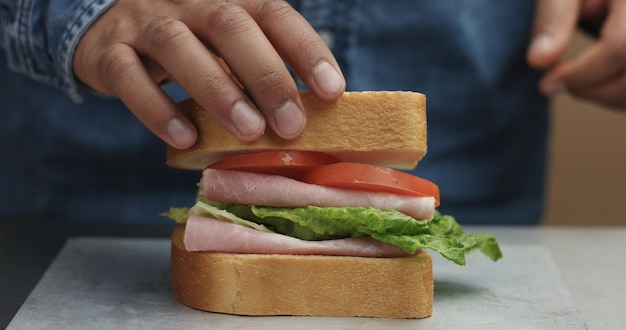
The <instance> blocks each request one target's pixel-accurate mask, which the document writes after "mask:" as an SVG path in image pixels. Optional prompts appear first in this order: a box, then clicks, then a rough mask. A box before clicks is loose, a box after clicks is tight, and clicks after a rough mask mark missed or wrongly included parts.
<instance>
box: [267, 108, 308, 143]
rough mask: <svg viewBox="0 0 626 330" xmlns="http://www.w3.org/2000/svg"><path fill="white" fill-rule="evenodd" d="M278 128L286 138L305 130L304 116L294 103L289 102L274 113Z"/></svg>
mask: <svg viewBox="0 0 626 330" xmlns="http://www.w3.org/2000/svg"><path fill="white" fill-rule="evenodd" d="M274 119H275V120H276V126H278V130H279V131H280V133H282V134H283V135H286V136H293V135H296V134H298V133H299V132H300V131H301V130H302V128H304V121H305V119H304V114H303V113H302V110H300V108H298V106H297V105H296V104H295V103H293V102H292V101H287V102H286V103H285V105H283V106H282V107H281V108H280V109H278V110H276V112H275V113H274Z"/></svg>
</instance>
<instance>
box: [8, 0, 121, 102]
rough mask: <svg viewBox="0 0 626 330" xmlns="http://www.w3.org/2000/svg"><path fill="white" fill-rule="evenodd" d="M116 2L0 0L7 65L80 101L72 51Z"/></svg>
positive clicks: (94, 0)
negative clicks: (73, 69)
mask: <svg viewBox="0 0 626 330" xmlns="http://www.w3.org/2000/svg"><path fill="white" fill-rule="evenodd" d="M115 2H116V0H0V49H1V50H2V51H4V52H5V53H6V58H7V63H6V65H7V66H8V68H9V69H10V70H12V71H14V72H17V73H21V74H23V75H25V76H27V77H29V78H31V79H34V80H37V81H39V82H42V83H45V84H49V85H52V86H54V87H56V88H59V89H61V90H62V91H63V92H65V93H67V94H68V95H69V96H70V97H71V98H72V99H73V100H74V101H75V102H80V101H82V96H81V93H80V91H79V83H78V82H77V80H76V79H75V77H74V75H73V72H72V58H73V55H74V50H75V48H76V44H77V43H78V40H79V39H80V37H81V36H82V35H83V33H84V32H85V30H86V29H87V28H88V27H89V26H90V25H91V24H92V23H93V22H94V21H95V20H96V19H97V18H98V17H99V16H100V15H101V14H102V13H103V12H104V11H106V10H107V9H108V8H109V7H110V6H112V5H113V4H114V3H115ZM3 65H4V63H3Z"/></svg>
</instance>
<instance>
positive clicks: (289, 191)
mask: <svg viewBox="0 0 626 330" xmlns="http://www.w3.org/2000/svg"><path fill="white" fill-rule="evenodd" d="M201 187H202V191H203V194H204V196H205V197H206V198H208V199H209V200H215V201H220V202H225V203H235V204H250V205H259V206H276V207H305V206H308V205H315V206H321V207H350V206H366V207H367V206H373V207H376V208H379V209H382V210H397V211H399V212H402V213H404V214H406V215H408V216H410V217H413V218H415V219H417V220H431V219H432V217H433V214H434V210H435V199H434V198H433V197H414V196H404V195H396V194H390V193H377V192H366V191H354V190H347V189H340V188H331V187H323V186H318V185H314V184H308V183H304V182H300V181H297V180H293V179H289V178H286V177H283V176H279V175H269V174H258V173H250V172H239V171H228V170H216V169H205V170H204V172H203V176H202V182H201Z"/></svg>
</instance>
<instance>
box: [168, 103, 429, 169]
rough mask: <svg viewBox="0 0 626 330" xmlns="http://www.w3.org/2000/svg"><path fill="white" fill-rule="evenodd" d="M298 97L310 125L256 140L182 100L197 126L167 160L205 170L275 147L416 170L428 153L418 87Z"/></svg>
mask: <svg viewBox="0 0 626 330" xmlns="http://www.w3.org/2000/svg"><path fill="white" fill-rule="evenodd" d="M300 97H301V99H302V103H303V105H304V109H305V111H306V115H307V125H306V128H305V129H304V132H303V133H302V135H301V136H300V137H298V138H297V139H295V140H285V139H282V138H280V137H278V136H277V135H276V134H275V133H274V132H273V131H271V130H270V129H268V130H267V131H266V132H265V134H264V135H263V136H262V137H261V138H260V139H258V140H257V141H255V142H251V143H246V142H242V141H240V140H238V139H237V138H235V137H234V136H233V135H231V134H230V133H229V132H227V131H226V130H225V129H224V128H222V127H221V126H220V125H219V124H218V123H217V122H216V121H215V120H214V119H213V118H212V117H211V115H210V114H209V113H208V112H207V111H206V110H204V109H203V108H202V107H200V106H199V105H198V104H197V103H196V102H195V101H194V100H193V99H188V100H185V101H182V102H181V103H179V104H178V106H179V108H180V109H181V111H183V112H184V113H185V114H186V115H187V116H188V117H189V118H190V119H191V120H192V122H193V123H194V124H195V125H196V127H197V128H198V141H197V142H196V144H195V145H194V146H192V147H191V148H189V149H186V150H179V149H175V148H172V147H168V152H167V164H168V165H169V166H172V167H176V168H181V169H191V170H201V169H204V168H205V167H207V166H208V165H210V164H212V163H214V162H216V161H218V160H220V159H223V158H226V157H228V156H231V155H235V154H241V153H250V152H259V151H267V150H276V149H281V150H285V149H292V150H306V151H308V150H310V151H321V152H325V153H328V154H331V155H334V156H336V157H338V158H339V159H340V160H342V161H350V162H359V163H368V164H374V165H380V166H388V167H394V168H399V169H412V168H414V167H415V166H416V165H417V163H418V161H419V160H420V159H422V157H424V155H425V154H426V97H425V96H424V94H420V93H415V92H346V93H344V94H343V95H342V96H341V97H339V99H338V100H336V101H332V102H325V101H322V100H319V99H318V98H316V97H315V96H314V95H313V94H311V93H308V92H301V94H300Z"/></svg>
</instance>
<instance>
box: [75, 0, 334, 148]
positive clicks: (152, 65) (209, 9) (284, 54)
mask: <svg viewBox="0 0 626 330" xmlns="http://www.w3.org/2000/svg"><path fill="white" fill-rule="evenodd" d="M285 62H286V63H288V64H289V65H290V66H291V68H292V69H293V70H294V72H295V73H296V74H297V75H298V77H300V79H301V80H302V81H303V82H304V83H305V84H306V85H307V86H308V87H309V89H310V90H311V91H312V92H313V93H315V94H316V95H317V96H318V97H320V98H322V99H326V100H332V99H335V98H337V97H339V95H341V93H342V92H343V91H344V89H345V81H344V78H343V76H342V74H341V71H340V69H339V66H338V64H337V62H336V60H335V59H334V57H333V55H332V53H331V52H330V50H329V49H328V48H327V46H326V45H325V44H324V42H323V41H322V39H321V38H320V37H319V36H318V35H317V33H316V32H315V31H314V30H313V28H312V27H311V26H310V25H309V24H308V23H307V22H306V21H305V19H304V18H303V17H302V16H300V14H299V13H297V12H296V11H295V10H294V9H293V8H291V7H290V6H289V5H288V4H287V3H285V2H283V1H272V0H263V1H259V0H235V1H229V2H226V1H200V0H195V1H168V0H120V1H118V2H117V3H116V4H115V5H113V6H112V7H111V8H110V9H109V10H108V11H106V12H105V13H104V14H103V15H102V16H101V17H100V18H99V19H98V20H97V21H96V22H95V23H94V24H93V25H92V26H91V27H90V28H89V29H88V30H87V32H86V33H85V34H84V35H83V36H82V37H81V39H80V41H79V43H78V45H77V47H76V52H75V55H74V59H73V63H72V66H73V70H74V73H75V75H76V76H77V77H78V78H79V79H80V80H81V81H82V82H84V83H85V84H87V85H88V86H90V87H92V88H94V89H95V90H97V91H99V92H102V93H105V94H110V95H116V96H118V97H119V98H120V99H121V100H122V101H123V102H124V103H125V104H126V106H127V107H128V108H129V109H130V110H131V111H132V112H133V113H134V114H135V116H136V117H137V118H138V119H139V120H140V121H141V122H143V123H144V125H145V126H146V127H148V128H149V129H150V130H151V131H152V132H153V133H154V134H156V135H157V136H158V137H160V138H161V139H162V140H164V141H165V142H166V143H168V144H169V145H171V146H173V147H176V148H187V147H190V146H191V145H193V143H194V142H195V141H196V138H197V131H196V129H195V127H193V125H192V123H191V122H190V121H189V119H187V118H186V117H185V116H184V115H183V114H182V113H180V112H179V111H178V109H177V108H176V105H175V104H174V102H173V101H172V100H171V99H170V98H169V97H168V96H167V95H166V94H165V93H164V92H163V91H162V90H161V88H160V87H159V85H158V84H159V83H161V82H163V81H165V80H166V79H171V80H173V81H176V82H177V83H178V84H180V85H181V87H182V88H184V89H185V90H186V91H187V92H188V93H189V95H190V96H191V97H193V98H194V99H195V100H196V101H197V102H198V103H199V104H200V105H202V106H203V107H204V108H205V109H207V111H208V112H210V113H211V115H213V116H214V118H215V119H216V120H217V121H218V122H220V123H221V124H222V125H223V126H224V127H225V128H226V129H227V130H228V131H229V132H231V133H232V134H233V135H235V136H236V137H238V138H239V139H241V140H243V141H253V140H256V139H257V138H259V137H260V136H261V135H262V134H263V132H264V131H265V127H266V123H267V125H269V126H270V127H271V128H272V129H273V130H274V131H275V132H276V133H277V134H278V135H279V136H281V137H282V138H285V139H293V138H296V137H297V136H299V135H300V133H301V132H302V130H303V128H304V125H305V122H306V117H305V114H304V112H303V110H302V104H301V101H300V99H299V97H298V90H297V89H298V88H297V86H296V83H295V82H294V80H293V79H292V78H291V76H290V74H289V72H288V70H287V68H286V66H285V64H284V63H285Z"/></svg>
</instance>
